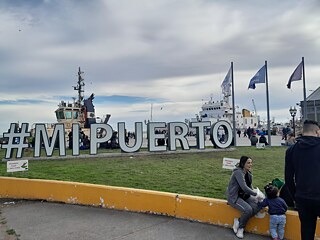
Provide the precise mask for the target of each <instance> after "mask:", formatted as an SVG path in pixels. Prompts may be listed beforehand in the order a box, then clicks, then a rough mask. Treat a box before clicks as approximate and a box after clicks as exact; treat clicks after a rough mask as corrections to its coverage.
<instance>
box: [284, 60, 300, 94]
mask: <svg viewBox="0 0 320 240" xmlns="http://www.w3.org/2000/svg"><path fill="white" fill-rule="evenodd" d="M302 68H303V62H301V63H300V64H299V65H298V67H296V69H295V70H294V72H293V73H292V74H291V76H290V78H289V81H288V84H287V87H288V88H289V89H290V88H291V82H292V81H299V80H301V79H302Z"/></svg>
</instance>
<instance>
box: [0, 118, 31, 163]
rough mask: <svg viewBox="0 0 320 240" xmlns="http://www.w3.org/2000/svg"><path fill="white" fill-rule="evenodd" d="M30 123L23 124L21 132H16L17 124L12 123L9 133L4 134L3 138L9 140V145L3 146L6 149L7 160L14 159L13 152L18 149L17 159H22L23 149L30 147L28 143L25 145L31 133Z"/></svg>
mask: <svg viewBox="0 0 320 240" xmlns="http://www.w3.org/2000/svg"><path fill="white" fill-rule="evenodd" d="M28 126H29V124H28V123H22V126H21V131H17V130H16V124H15V123H11V125H10V129H9V132H7V133H4V134H3V137H5V138H8V143H7V144H2V148H6V149H7V150H6V156H5V158H6V159H8V158H12V150H13V149H18V151H17V155H16V157H17V158H21V157H22V153H23V149H25V148H27V147H28V144H27V143H24V142H25V141H24V140H25V138H26V137H30V132H28Z"/></svg>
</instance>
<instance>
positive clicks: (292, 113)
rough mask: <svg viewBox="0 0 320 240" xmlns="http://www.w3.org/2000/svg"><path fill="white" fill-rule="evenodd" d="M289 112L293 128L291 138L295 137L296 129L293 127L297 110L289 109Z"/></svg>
mask: <svg viewBox="0 0 320 240" xmlns="http://www.w3.org/2000/svg"><path fill="white" fill-rule="evenodd" d="M289 112H290V115H291V117H292V127H293V136H296V127H295V124H294V117H295V116H296V114H297V109H296V107H293V108H292V107H290V109H289Z"/></svg>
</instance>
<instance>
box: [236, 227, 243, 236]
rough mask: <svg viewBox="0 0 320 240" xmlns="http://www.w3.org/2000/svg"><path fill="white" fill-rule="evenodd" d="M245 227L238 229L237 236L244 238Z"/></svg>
mask: <svg viewBox="0 0 320 240" xmlns="http://www.w3.org/2000/svg"><path fill="white" fill-rule="evenodd" d="M243 230H244V229H243V228H239V229H238V232H237V234H236V236H237V237H238V238H243Z"/></svg>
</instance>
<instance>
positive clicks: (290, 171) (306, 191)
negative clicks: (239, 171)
mask: <svg viewBox="0 0 320 240" xmlns="http://www.w3.org/2000/svg"><path fill="white" fill-rule="evenodd" d="M319 136H320V127H319V124H318V123H317V122H315V121H311V120H305V121H304V123H303V131H302V136H301V137H299V138H297V139H296V140H297V142H296V143H295V144H294V145H292V146H291V147H289V148H288V149H287V151H286V156H285V183H286V184H287V186H288V188H289V191H290V193H291V195H292V196H293V197H294V200H295V203H296V208H297V209H298V213H299V219H300V222H301V239H302V240H313V239H314V235H315V230H316V224H317V217H320V187H319V186H320V174H319V173H320V155H319V153H320V137H319Z"/></svg>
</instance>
